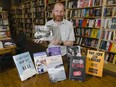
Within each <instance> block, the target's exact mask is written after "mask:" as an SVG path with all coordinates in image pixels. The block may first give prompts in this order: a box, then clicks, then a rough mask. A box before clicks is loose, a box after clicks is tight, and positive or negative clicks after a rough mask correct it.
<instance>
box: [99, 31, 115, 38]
mask: <svg viewBox="0 0 116 87" xmlns="http://www.w3.org/2000/svg"><path fill="white" fill-rule="evenodd" d="M101 39H104V40H113V39H114V31H108V30H103V31H102V33H101Z"/></svg>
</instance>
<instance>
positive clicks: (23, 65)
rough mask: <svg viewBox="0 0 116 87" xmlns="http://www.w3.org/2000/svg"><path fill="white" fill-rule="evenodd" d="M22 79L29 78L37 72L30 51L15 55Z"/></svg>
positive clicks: (14, 58)
mask: <svg viewBox="0 0 116 87" xmlns="http://www.w3.org/2000/svg"><path fill="white" fill-rule="evenodd" d="M13 60H14V62H15V64H16V67H17V70H18V73H19V76H20V78H21V81H24V80H26V79H28V78H29V77H32V76H33V75H35V74H36V70H35V67H34V64H33V62H32V59H31V56H30V54H29V52H25V53H21V54H18V55H14V56H13Z"/></svg>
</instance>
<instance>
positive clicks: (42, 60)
mask: <svg viewBox="0 0 116 87" xmlns="http://www.w3.org/2000/svg"><path fill="white" fill-rule="evenodd" d="M46 57H47V53H46V52H37V53H33V58H34V64H35V68H36V72H37V74H42V73H44V72H47V64H46Z"/></svg>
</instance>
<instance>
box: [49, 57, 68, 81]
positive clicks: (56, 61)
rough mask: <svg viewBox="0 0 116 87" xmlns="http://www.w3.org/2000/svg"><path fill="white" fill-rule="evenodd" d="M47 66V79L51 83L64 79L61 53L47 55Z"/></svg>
mask: <svg viewBox="0 0 116 87" xmlns="http://www.w3.org/2000/svg"><path fill="white" fill-rule="evenodd" d="M47 66H48V75H49V79H50V81H51V82H52V83H56V82H58V81H63V80H65V79H66V74H65V70H64V66H63V61H62V57H61V55H55V56H49V57H47Z"/></svg>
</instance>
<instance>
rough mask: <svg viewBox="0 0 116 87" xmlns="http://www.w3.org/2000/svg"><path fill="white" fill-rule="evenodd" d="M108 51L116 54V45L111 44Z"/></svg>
mask: <svg viewBox="0 0 116 87" xmlns="http://www.w3.org/2000/svg"><path fill="white" fill-rule="evenodd" d="M110 51H111V52H114V53H116V43H112V47H111V49H110Z"/></svg>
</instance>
